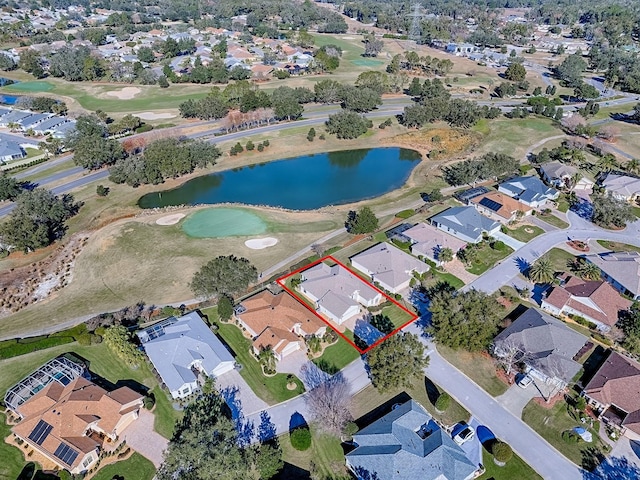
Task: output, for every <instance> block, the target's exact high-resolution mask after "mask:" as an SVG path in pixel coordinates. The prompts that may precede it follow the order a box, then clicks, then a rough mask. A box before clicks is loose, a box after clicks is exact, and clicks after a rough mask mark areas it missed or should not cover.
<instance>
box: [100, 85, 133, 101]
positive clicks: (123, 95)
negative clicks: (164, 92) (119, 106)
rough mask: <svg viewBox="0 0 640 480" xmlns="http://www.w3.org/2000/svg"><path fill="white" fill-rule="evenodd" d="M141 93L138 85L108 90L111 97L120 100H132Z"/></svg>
mask: <svg viewBox="0 0 640 480" xmlns="http://www.w3.org/2000/svg"><path fill="white" fill-rule="evenodd" d="M139 93H140V89H139V88H138V87H124V88H123V89H122V90H116V91H113V92H107V95H109V96H110V97H116V98H117V99H118V100H131V99H132V98H134V97H135V96H136V95H137V94H139Z"/></svg>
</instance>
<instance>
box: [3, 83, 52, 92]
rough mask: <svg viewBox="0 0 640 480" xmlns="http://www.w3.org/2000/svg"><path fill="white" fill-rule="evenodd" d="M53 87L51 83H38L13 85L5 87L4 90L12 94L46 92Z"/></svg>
mask: <svg viewBox="0 0 640 480" xmlns="http://www.w3.org/2000/svg"><path fill="white" fill-rule="evenodd" d="M53 87H54V85H53V83H51V82H47V81H40V82H20V83H14V84H12V85H7V87H5V88H6V89H7V90H9V91H12V92H48V91H49V90H51V89H53Z"/></svg>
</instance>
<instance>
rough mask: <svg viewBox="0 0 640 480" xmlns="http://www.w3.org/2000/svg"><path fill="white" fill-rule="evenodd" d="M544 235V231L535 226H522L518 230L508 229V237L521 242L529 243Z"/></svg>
mask: <svg viewBox="0 0 640 480" xmlns="http://www.w3.org/2000/svg"><path fill="white" fill-rule="evenodd" d="M543 233H544V230H542V229H541V228H540V227H536V226H535V225H520V226H519V227H518V228H509V227H507V235H509V236H510V237H513V238H515V239H516V240H520V241H521V242H529V241H531V240H533V239H534V238H536V237H537V236H538V235H541V234H543Z"/></svg>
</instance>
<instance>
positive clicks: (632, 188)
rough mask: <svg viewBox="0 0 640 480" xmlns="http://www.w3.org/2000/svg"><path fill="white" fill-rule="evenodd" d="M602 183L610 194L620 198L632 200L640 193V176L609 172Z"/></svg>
mask: <svg viewBox="0 0 640 480" xmlns="http://www.w3.org/2000/svg"><path fill="white" fill-rule="evenodd" d="M600 183H601V185H602V186H603V187H604V191H605V192H606V193H607V194H608V195H611V196H612V197H614V198H617V199H618V200H625V201H627V202H632V201H634V200H635V199H636V198H638V196H639V195H640V178H636V177H631V176H629V175H620V174H617V173H607V176H606V177H605V178H603V179H602V181H601V182H600Z"/></svg>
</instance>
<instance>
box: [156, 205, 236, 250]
mask: <svg viewBox="0 0 640 480" xmlns="http://www.w3.org/2000/svg"><path fill="white" fill-rule="evenodd" d="M185 216H186V215H185V214H184V213H174V214H173V215H167V216H166V217H161V218H159V219H157V220H156V224H157V225H175V224H176V223H178V222H179V221H180V220H182V219H183V218H184V217H185ZM247 246H248V245H247Z"/></svg>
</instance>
